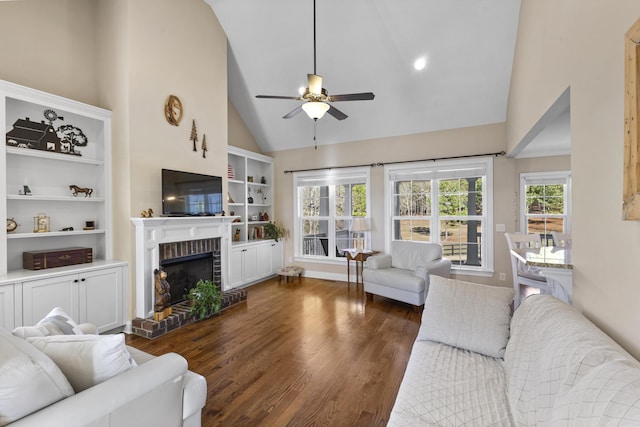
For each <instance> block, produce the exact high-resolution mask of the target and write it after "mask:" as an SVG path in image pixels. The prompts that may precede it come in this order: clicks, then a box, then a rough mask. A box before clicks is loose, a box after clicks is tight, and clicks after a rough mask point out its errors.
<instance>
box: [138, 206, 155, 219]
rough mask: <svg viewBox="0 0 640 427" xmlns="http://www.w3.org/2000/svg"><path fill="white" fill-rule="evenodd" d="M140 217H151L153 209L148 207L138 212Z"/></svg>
mask: <svg viewBox="0 0 640 427" xmlns="http://www.w3.org/2000/svg"><path fill="white" fill-rule="evenodd" d="M140 217H141V218H153V209H151V208H149V209H147V210H146V211H142V212H140Z"/></svg>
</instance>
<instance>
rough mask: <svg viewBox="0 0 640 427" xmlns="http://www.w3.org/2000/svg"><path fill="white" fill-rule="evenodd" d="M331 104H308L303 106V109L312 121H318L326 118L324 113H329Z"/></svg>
mask: <svg viewBox="0 0 640 427" xmlns="http://www.w3.org/2000/svg"><path fill="white" fill-rule="evenodd" d="M329 108H330V107H329V104H327V103H326V102H306V103H304V104H302V109H303V110H304V112H305V113H307V116H309V118H310V119H313V120H318V119H321V118H322V116H324V113H326V112H327V111H329Z"/></svg>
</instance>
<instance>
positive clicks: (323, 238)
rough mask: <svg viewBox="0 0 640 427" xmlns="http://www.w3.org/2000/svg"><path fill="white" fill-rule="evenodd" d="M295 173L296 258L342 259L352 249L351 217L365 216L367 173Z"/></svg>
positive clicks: (355, 171) (351, 171)
mask: <svg viewBox="0 0 640 427" xmlns="http://www.w3.org/2000/svg"><path fill="white" fill-rule="evenodd" d="M358 170H359V169H356V170H351V169H350V170H346V171H344V173H343V174H340V173H335V172H332V171H327V172H325V173H322V172H314V173H313V174H306V173H298V174H296V175H295V180H296V187H297V191H296V205H297V206H298V212H299V214H298V220H297V226H296V227H295V234H296V237H295V238H296V256H309V257H327V258H336V257H343V256H344V254H343V250H344V249H347V248H350V247H353V243H352V242H353V240H354V237H355V236H354V235H353V233H352V232H351V231H350V228H351V223H352V221H353V218H354V217H357V216H361V217H366V216H367V210H368V205H369V200H368V197H367V196H368V191H367V188H368V180H369V174H368V170H359V171H358Z"/></svg>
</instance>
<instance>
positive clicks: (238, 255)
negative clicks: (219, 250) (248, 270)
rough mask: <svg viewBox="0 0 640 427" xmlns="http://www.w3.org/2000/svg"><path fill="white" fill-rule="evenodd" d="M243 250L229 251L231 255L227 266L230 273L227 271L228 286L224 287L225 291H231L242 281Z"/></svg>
mask: <svg viewBox="0 0 640 427" xmlns="http://www.w3.org/2000/svg"><path fill="white" fill-rule="evenodd" d="M242 251H243V249H242V248H235V249H231V255H230V259H229V261H230V262H229V266H230V271H229V284H228V285H227V286H226V287H225V288H226V289H232V288H235V287H237V286H240V285H242V280H243V276H244V274H243V272H244V266H243V262H242V260H243V256H242V254H243V252H242Z"/></svg>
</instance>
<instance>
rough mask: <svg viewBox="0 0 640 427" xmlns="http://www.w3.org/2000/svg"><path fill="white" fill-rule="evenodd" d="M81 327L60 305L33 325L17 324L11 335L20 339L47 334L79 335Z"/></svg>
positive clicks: (45, 335)
mask: <svg viewBox="0 0 640 427" xmlns="http://www.w3.org/2000/svg"><path fill="white" fill-rule="evenodd" d="M81 334H82V329H80V326H78V324H77V323H76V322H74V321H73V319H72V318H71V317H70V316H69V315H68V314H67V313H65V312H64V311H63V310H62V309H61V308H60V307H56V308H54V309H53V310H51V311H50V312H49V314H47V315H46V316H45V318H44V319H42V320H41V321H39V322H38V323H37V324H36V325H35V326H19V327H17V328H15V329H14V330H13V335H15V336H17V337H20V338H22V339H27V338H30V337H47V336H49V335H81Z"/></svg>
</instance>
